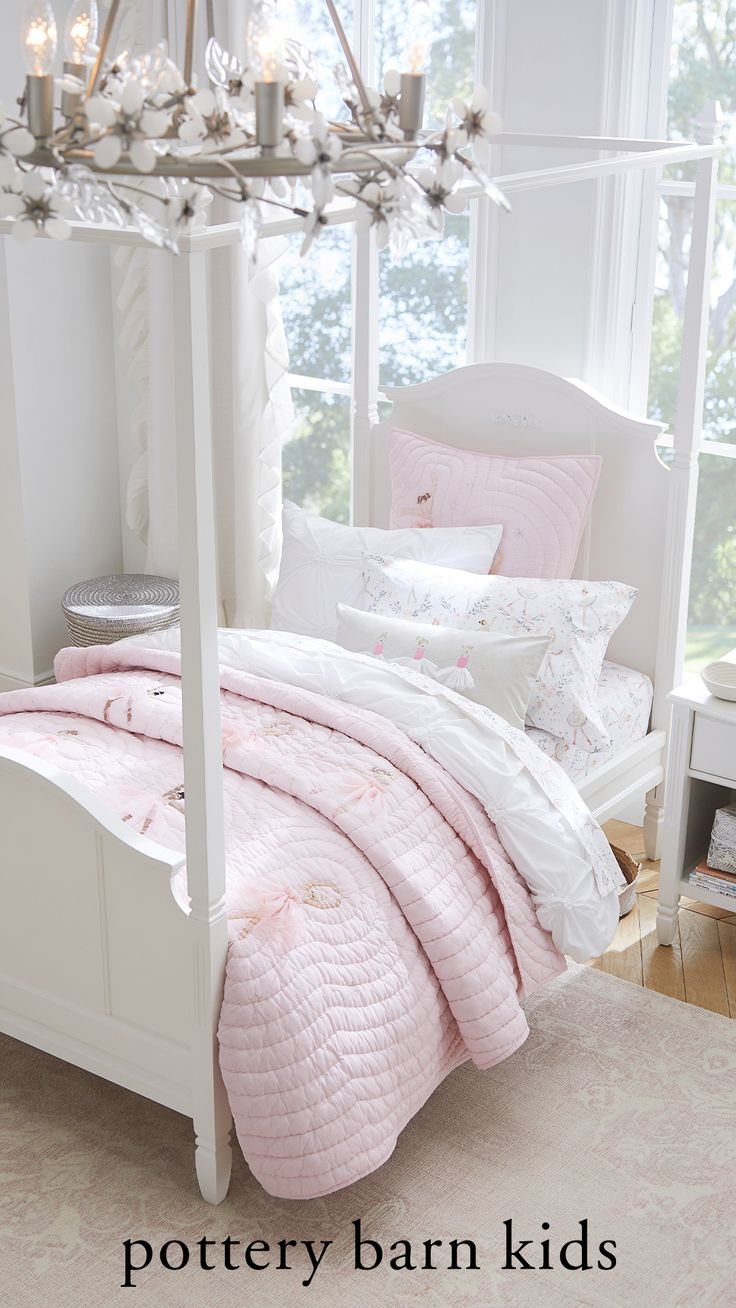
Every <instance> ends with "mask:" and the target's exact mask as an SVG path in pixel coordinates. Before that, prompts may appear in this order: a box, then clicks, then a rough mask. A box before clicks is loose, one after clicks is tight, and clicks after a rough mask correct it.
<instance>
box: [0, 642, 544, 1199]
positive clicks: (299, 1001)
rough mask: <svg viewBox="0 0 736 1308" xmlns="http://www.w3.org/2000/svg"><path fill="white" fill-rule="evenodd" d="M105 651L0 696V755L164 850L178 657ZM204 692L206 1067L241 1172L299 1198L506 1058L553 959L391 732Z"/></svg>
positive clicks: (384, 724)
mask: <svg viewBox="0 0 736 1308" xmlns="http://www.w3.org/2000/svg"><path fill="white" fill-rule="evenodd" d="M120 650H121V653H120V656H119V662H120V665H121V670H112V671H104V672H100V671H98V670H97V669H98V668H99V667H102V666H108V667H109V666H111V656H110V653H109V651H107V652H104V653H102V652H100V651H96V650H91V651H90V650H87V651H81V650H80V651H65V652H64V655H63V657H62V659H61V661H60V663H59V664H58V665H57V674H58V675H60V676H62V677H66V678H71V679H68V680H64V681H62V683H61V684H59V685H55V686H47V687H42V688H38V689H35V690H29V691H22V692H14V693H12V694H8V695H0V715H2V716H1V717H0V745H1V744H7V745H11V746H14V747H16V748H21V749H27V750H29V751H30V752H31V753H34V754H36V755H38V756H40V757H42V758H43V759H45V760H46V761H47V762H51V763H53V764H55V765H56V766H58V767H59V768H61V769H63V770H65V771H72V772H74V773H75V774H77V776H78V777H79V779H80V780H82V781H84V782H85V783H86V784H87V785H88V786H89V787H90V789H93V790H99V791H102V792H104V794H105V797H106V799H107V800H108V801H109V803H110V804H111V806H112V807H113V808H114V809H115V810H116V811H117V813H118V814H119V815H120V817H122V818H123V820H124V821H126V822H129V823H130V824H131V825H132V826H134V827H135V829H136V830H138V831H141V832H145V833H146V835H148V836H149V837H150V838H153V839H155V840H159V841H161V842H162V843H164V844H166V845H168V846H169V847H172V848H177V849H181V848H183V846H184V818H185V811H186V798H185V795H184V790H183V784H182V780H183V774H182V758H181V752H180V749H179V742H180V738H181V718H180V707H181V704H180V684H179V680H178V677H177V675H176V671H177V668H178V658H177V656H176V655H172V654H168V653H164V652H163V651H159V652H154V651H142V650H140V649H138V650H133V651H131V652H130V654H129V655H128V656H127V658H126V656H125V654H124V647H120ZM126 664H129V665H130V666H129V667H126V666H125V665H126ZM141 664H144V665H145V666H143V667H141V666H140V665H141ZM136 665H137V666H136ZM223 682H224V684H225V685H226V687H227V688H225V689H223V691H222V726H223V733H222V734H223V759H224V763H225V772H224V779H225V803H226V820H227V859H228V882H227V911H228V919H229V939H230V948H229V957H228V964H227V975H226V982H225V993H224V999H223V1005H222V1012H221V1019H220V1030H219V1039H220V1061H221V1066H222V1071H223V1076H224V1079H225V1084H226V1086H227V1090H228V1094H229V1098H230V1104H231V1107H232V1111H233V1116H234V1119H235V1125H236V1129H237V1133H238V1138H239V1141H240V1144H241V1146H242V1149H243V1152H244V1154H245V1157H246V1159H247V1161H248V1163H249V1165H250V1166H251V1168H252V1170H253V1172H254V1174H255V1175H256V1177H257V1178H258V1179H259V1181H260V1182H261V1183H262V1184H263V1185H264V1187H265V1188H266V1189H267V1190H268V1191H269V1192H270V1193H272V1194H274V1195H279V1196H284V1197H288V1198H311V1197H314V1196H317V1195H322V1194H326V1193H329V1192H330V1191H333V1190H336V1189H339V1188H340V1187H342V1186H345V1185H348V1184H350V1183H351V1182H353V1181H356V1180H358V1179H359V1178H360V1177H362V1176H364V1175H366V1174H367V1173H368V1172H370V1171H371V1170H373V1169H374V1168H376V1167H377V1166H379V1165H380V1164H381V1163H382V1162H383V1161H384V1160H385V1159H386V1158H387V1157H388V1156H389V1155H390V1154H391V1152H392V1150H393V1148H394V1145H395V1143H396V1138H397V1136H398V1133H399V1132H400V1131H401V1129H402V1128H403V1126H404V1125H405V1124H406V1123H407V1122H408V1120H409V1119H410V1118H411V1117H412V1115H413V1114H414V1113H415V1112H416V1111H417V1110H418V1108H419V1107H420V1106H421V1105H422V1103H423V1102H424V1101H425V1100H426V1099H427V1097H428V1096H429V1094H430V1093H431V1092H432V1090H433V1089H434V1088H435V1086H436V1085H437V1084H439V1082H440V1081H441V1080H442V1079H443V1078H444V1076H445V1075H446V1074H447V1073H448V1072H449V1071H450V1070H451V1069H452V1068H453V1067H455V1066H457V1065H458V1064H459V1063H461V1062H462V1061H464V1060H465V1059H467V1058H472V1059H473V1061H474V1062H475V1063H476V1065H477V1066H479V1067H481V1068H488V1067H492V1066H493V1065H494V1064H495V1063H497V1062H499V1061H500V1060H501V1059H503V1058H506V1057H508V1055H509V1054H511V1053H512V1052H513V1051H514V1050H515V1049H517V1048H518V1047H519V1045H521V1044H522V1043H523V1041H524V1040H525V1038H526V1035H527V1024H526V1019H525V1017H524V1013H523V1011H522V1008H521V1006H520V1000H521V998H522V997H523V995H524V993H526V992H528V991H529V990H530V989H531V988H533V987H534V986H536V985H537V984H539V983H540V982H541V981H543V980H544V979H546V978H547V977H551V976H554V975H556V974H557V973H559V972H560V971H562V970H564V966H565V964H564V960H563V958H562V957H561V955H560V954H559V953H558V951H557V950H556V949H555V947H554V945H553V944H552V941H551V938H550V936H549V935H548V934H547V932H545V931H543V929H542V928H541V926H540V925H539V923H538V921H537V918H536V915H535V912H534V908H533V906H532V902H531V898H530V895H529V892H528V890H527V888H526V885H525V884H524V882H523V880H522V878H521V877H520V875H519V874H518V873H517V871H516V869H515V868H514V866H513V864H512V863H511V861H510V860H509V858H508V857H507V855H506V854H505V852H504V850H503V848H502V846H501V843H500V841H499V839H498V836H497V834H496V830H495V827H494V825H493V823H492V822H491V820H490V818H489V817H488V816H487V814H486V812H485V810H484V809H483V807H482V806H481V804H480V803H479V802H478V800H476V799H475V798H474V797H473V796H472V795H470V794H469V793H468V792H467V791H466V790H464V789H463V788H462V787H461V786H460V785H459V784H458V783H457V782H456V781H455V780H453V778H452V776H450V774H449V773H448V772H447V771H445V770H444V769H443V768H442V767H441V766H440V765H439V764H438V763H437V762H435V761H434V759H433V758H432V757H431V756H430V755H429V754H428V753H426V752H425V751H424V750H422V749H421V748H420V747H419V746H418V745H416V744H414V743H413V742H412V741H411V740H409V739H408V738H407V736H406V735H405V734H404V733H403V732H401V731H400V730H399V729H398V728H397V727H395V726H394V725H393V724H392V723H391V722H389V721H387V720H386V719H385V718H382V717H379V716H378V715H376V714H374V713H372V712H369V711H367V710H365V709H361V708H356V707H352V706H350V705H346V704H344V703H341V702H338V701H337V700H333V699H329V698H327V697H326V696H324V695H317V694H314V693H312V692H310V691H307V690H300V689H298V688H296V687H295V686H293V685H288V684H286V683H283V682H279V681H266V680H264V679H263V678H260V677H256V676H252V675H249V674H248V673H245V672H234V671H230V672H228V674H227V676H226V677H224V678H223ZM178 890H179V894H180V896H181V902H182V903H183V904H185V903H186V888H185V883H184V882H183V881H182V883H181V884H180V886H179V888H178ZM162 947H165V942H162Z"/></svg>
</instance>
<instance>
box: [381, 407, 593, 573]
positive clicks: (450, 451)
mask: <svg viewBox="0 0 736 1308" xmlns="http://www.w3.org/2000/svg"><path fill="white" fill-rule="evenodd" d="M389 467H390V471H391V526H392V527H393V528H399V527H404V528H407V527H479V526H483V525H484V524H485V523H489V522H493V523H496V522H497V523H499V524H500V525H501V526H502V527H503V536H502V538H501V544H500V546H499V548H498V550H497V551H496V554H495V557H494V560H493V565H492V567H491V569H490V571H491V572H493V573H498V574H500V575H501V576H504V577H550V578H553V577H554V578H565V579H566V578H568V577H571V576H572V573H573V568H574V567H575V559H576V558H577V553H578V549H579V546H580V538H581V536H582V534H583V531H584V529H585V524H586V522H587V521H588V516H589V514H590V509H591V505H592V503H593V496H594V495H595V491H596V487H597V485H598V478H599V476H600V471H601V459H600V456H599V455H596V454H559V455H550V456H549V457H546V456H541V455H533V456H512V455H508V456H507V455H500V454H478V453H475V452H474V451H472V450H459V449H455V448H454V446H451V445H441V444H440V443H439V442H438V441H430V440H425V439H424V438H423V437H421V436H415V435H414V434H413V433H412V432H408V431H400V430H399V429H398V428H393V429H392V430H391V431H390V433H389Z"/></svg>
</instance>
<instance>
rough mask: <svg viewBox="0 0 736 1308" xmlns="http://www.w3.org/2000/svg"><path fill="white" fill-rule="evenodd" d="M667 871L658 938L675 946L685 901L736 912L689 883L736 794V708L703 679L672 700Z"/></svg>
mask: <svg viewBox="0 0 736 1308" xmlns="http://www.w3.org/2000/svg"><path fill="white" fill-rule="evenodd" d="M669 698H670V700H671V702H672V720H671V723H670V732H669V741H668V746H667V773H666V776H667V793H666V795H665V810H664V833H663V845H662V865H661V869H660V876H659V909H658V912H657V938H658V940H659V943H660V945H671V944H672V941H673V939H674V936H675V932H676V930H677V908H678V904H679V902H680V895H687V896H688V898H689V899H698V900H701V901H702V902H703V903H705V904H713V905H715V907H716V908H729V909H731V910H734V909H736V903H735V902H734V900H733V899H732V898H727V897H726V896H725V895H721V894H719V893H718V891H710V890H702V889H701V888H700V887H699V886H693V885H691V884H690V881H689V880H688V878H689V876H690V873H691V872H692V871H693V869H694V867H695V865H696V863H699V862H700V860H701V858H705V855H706V853H707V851H708V841H709V839H710V830H711V826H712V824H713V814H714V813H715V811H716V809H717V808H720V807H721V806H722V805H723V804H727V803H729V801H730V800H731V799H732V798H733V796H732V793H731V792H732V791H733V790H736V703H734V702H729V701H728V700H724V699H716V698H715V696H713V695H711V694H710V693H709V691H708V690H706V688H705V686H704V684H703V682H702V680H701V679H700V677H699V676H697V677H691V678H690V680H689V681H686V682H685V683H684V684H683V685H682V686H680V687H679V688H678V689H677V690H673V692H672V694H671V695H670V697H669Z"/></svg>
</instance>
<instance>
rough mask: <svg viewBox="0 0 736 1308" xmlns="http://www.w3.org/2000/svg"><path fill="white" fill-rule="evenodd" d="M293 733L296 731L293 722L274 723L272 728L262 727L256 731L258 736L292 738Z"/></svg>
mask: <svg viewBox="0 0 736 1308" xmlns="http://www.w3.org/2000/svg"><path fill="white" fill-rule="evenodd" d="M292 731H296V727H295V725H294V723H293V722H274V723H272V725H271V726H270V727H262V728H261V730H260V731H256V732H255V735H257V736H290V735H291V733H292Z"/></svg>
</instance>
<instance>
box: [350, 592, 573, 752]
mask: <svg viewBox="0 0 736 1308" xmlns="http://www.w3.org/2000/svg"><path fill="white" fill-rule="evenodd" d="M337 613H338V626H337V643H338V645H342V647H343V649H349V650H352V651H354V652H355V653H357V654H369V655H372V657H373V658H378V659H386V660H388V661H389V662H391V663H397V664H399V665H400V666H404V667H407V668H411V669H412V670H413V671H414V672H421V673H422V674H423V675H424V676H426V677H431V678H432V680H433V681H435V682H437V683H439V684H440V685H442V686H446V687H447V689H448V690H454V691H457V693H458V694H460V695H467V697H468V699H472V700H475V702H476V703H477V704H483V705H485V707H486V708H489V709H491V711H492V712H493V713H498V715H499V717H502V718H503V719H504V721H506V722H508V723H509V724H510V725H511V726H512V727H518V728H519V729H520V730H522V731H523V729H524V714H525V713H526V708H527V704H528V703H529V696H530V695H531V692H532V688H533V686H534V679H535V677H536V675H537V672H538V670H539V666H540V664H541V662H542V659H543V658H544V656H545V654H546V652H547V646H548V645H549V640H548V638H547V636H530V635H527V634H525V633H522V635H521V636H505V635H502V634H501V633H500V632H495V631H493V632H485V631H478V632H468V631H462V630H460V629H459V628H454V627H441V626H439V625H438V624H434V625H433V624H432V623H424V622H411V621H406V620H405V619H403V618H392V617H384V616H380V615H379V614H377V613H364V612H362V611H360V610H358V609H351V608H348V606H347V605H346V604H338V606H337Z"/></svg>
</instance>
